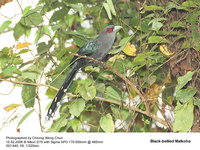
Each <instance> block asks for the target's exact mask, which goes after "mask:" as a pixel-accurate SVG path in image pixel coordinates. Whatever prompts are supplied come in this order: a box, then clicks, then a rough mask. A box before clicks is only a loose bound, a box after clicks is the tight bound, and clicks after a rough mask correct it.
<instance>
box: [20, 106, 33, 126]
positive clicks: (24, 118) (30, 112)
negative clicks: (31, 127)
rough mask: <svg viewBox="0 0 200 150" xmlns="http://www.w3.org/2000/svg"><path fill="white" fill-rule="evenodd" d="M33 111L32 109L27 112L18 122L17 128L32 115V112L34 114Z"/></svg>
mask: <svg viewBox="0 0 200 150" xmlns="http://www.w3.org/2000/svg"><path fill="white" fill-rule="evenodd" d="M34 111H35V109H32V110H31V111H29V112H27V113H26V114H25V115H24V116H23V117H22V118H21V120H20V121H19V123H18V125H17V128H18V127H19V126H20V125H21V124H22V123H23V122H24V121H25V120H26V119H27V118H28V116H30V114H32V112H34Z"/></svg>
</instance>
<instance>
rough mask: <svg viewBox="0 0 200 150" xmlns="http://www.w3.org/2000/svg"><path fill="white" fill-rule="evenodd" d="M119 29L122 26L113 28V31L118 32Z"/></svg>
mask: <svg viewBox="0 0 200 150" xmlns="http://www.w3.org/2000/svg"><path fill="white" fill-rule="evenodd" d="M121 28H122V26H115V27H114V31H115V32H117V31H119V30H120V29H121Z"/></svg>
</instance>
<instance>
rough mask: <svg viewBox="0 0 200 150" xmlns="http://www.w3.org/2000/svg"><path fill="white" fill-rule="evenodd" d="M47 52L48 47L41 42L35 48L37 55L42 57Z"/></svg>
mask: <svg viewBox="0 0 200 150" xmlns="http://www.w3.org/2000/svg"><path fill="white" fill-rule="evenodd" d="M48 50H49V46H48V44H46V43H45V42H41V43H39V44H38V47H37V52H38V55H42V54H44V53H46V52H48Z"/></svg>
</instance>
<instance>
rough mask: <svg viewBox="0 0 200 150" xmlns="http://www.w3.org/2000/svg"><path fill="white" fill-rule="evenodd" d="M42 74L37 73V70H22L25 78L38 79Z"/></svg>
mask: <svg viewBox="0 0 200 150" xmlns="http://www.w3.org/2000/svg"><path fill="white" fill-rule="evenodd" d="M39 76H40V74H38V73H36V72H28V71H27V72H22V75H21V77H22V78H24V79H30V80H32V81H35V80H37V78H38V77H39Z"/></svg>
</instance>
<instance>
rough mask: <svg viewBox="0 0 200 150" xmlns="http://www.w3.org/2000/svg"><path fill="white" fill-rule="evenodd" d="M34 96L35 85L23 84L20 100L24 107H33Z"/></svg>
mask: <svg viewBox="0 0 200 150" xmlns="http://www.w3.org/2000/svg"><path fill="white" fill-rule="evenodd" d="M35 98H36V86H34V85H23V87H22V100H23V103H24V106H25V107H26V108H29V107H33V106H34V104H35Z"/></svg>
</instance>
